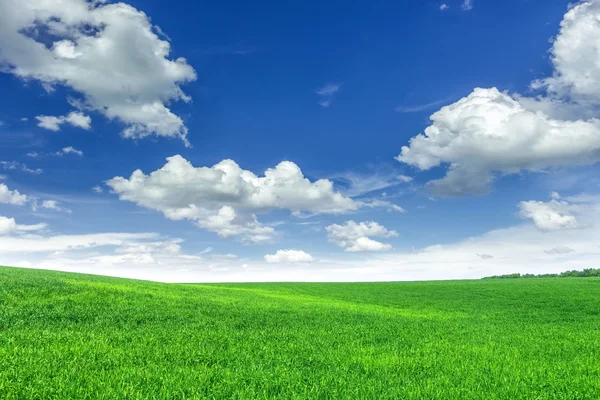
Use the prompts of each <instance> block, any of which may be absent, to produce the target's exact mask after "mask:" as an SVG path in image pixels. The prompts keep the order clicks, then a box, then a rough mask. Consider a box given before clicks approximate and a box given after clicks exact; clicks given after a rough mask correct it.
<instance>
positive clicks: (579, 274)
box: [483, 268, 600, 279]
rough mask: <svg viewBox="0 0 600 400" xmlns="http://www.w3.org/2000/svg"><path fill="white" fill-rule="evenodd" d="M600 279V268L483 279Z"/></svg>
mask: <svg viewBox="0 0 600 400" xmlns="http://www.w3.org/2000/svg"><path fill="white" fill-rule="evenodd" d="M590 277H600V268H587V269H584V270H583V271H576V270H573V271H565V272H561V273H560V274H539V275H534V274H518V273H517V274H506V275H494V276H486V277H485V278H483V279H516V278H590Z"/></svg>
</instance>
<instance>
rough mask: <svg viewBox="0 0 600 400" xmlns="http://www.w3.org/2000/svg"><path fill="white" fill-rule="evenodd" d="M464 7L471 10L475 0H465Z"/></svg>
mask: <svg viewBox="0 0 600 400" xmlns="http://www.w3.org/2000/svg"><path fill="white" fill-rule="evenodd" d="M462 9H463V10H465V11H469V10H472V9H473V0H465V1H464V2H463V3H462Z"/></svg>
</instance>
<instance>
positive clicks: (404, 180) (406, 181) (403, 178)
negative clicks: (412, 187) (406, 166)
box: [396, 175, 413, 183]
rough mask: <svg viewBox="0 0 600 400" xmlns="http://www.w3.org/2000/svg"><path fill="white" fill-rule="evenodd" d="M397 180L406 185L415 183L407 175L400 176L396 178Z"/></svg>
mask: <svg viewBox="0 0 600 400" xmlns="http://www.w3.org/2000/svg"><path fill="white" fill-rule="evenodd" d="M396 179H398V180H399V181H400V182H404V183H409V182H412V181H413V178H411V177H410V176H406V175H398V176H397V177H396Z"/></svg>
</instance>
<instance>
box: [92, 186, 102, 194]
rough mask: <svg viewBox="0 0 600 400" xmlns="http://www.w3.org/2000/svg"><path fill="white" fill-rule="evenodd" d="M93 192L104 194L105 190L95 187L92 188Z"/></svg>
mask: <svg viewBox="0 0 600 400" xmlns="http://www.w3.org/2000/svg"><path fill="white" fill-rule="evenodd" d="M92 190H93V191H94V192H96V193H102V192H104V189H102V187H101V186H94V187H93V188H92Z"/></svg>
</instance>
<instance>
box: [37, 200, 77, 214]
mask: <svg viewBox="0 0 600 400" xmlns="http://www.w3.org/2000/svg"><path fill="white" fill-rule="evenodd" d="M41 207H42V208H45V209H47V210H53V211H57V212H64V213H67V214H71V213H72V211H71V210H69V209H68V208H64V207H61V206H60V205H59V202H58V201H56V200H44V201H43V202H42V205H41Z"/></svg>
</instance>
